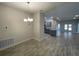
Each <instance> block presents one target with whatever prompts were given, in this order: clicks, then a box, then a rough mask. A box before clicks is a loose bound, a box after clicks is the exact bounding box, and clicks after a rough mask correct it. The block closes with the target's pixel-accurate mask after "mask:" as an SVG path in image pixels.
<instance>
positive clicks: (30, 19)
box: [24, 2, 33, 22]
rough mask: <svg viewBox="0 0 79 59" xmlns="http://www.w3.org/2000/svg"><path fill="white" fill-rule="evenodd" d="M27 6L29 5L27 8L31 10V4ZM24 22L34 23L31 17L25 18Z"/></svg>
mask: <svg viewBox="0 0 79 59" xmlns="http://www.w3.org/2000/svg"><path fill="white" fill-rule="evenodd" d="M27 4H28V5H27V6H28V9H29V4H30V2H27ZM24 22H33V18H30V17H28V18H27V19H26V18H25V19H24Z"/></svg>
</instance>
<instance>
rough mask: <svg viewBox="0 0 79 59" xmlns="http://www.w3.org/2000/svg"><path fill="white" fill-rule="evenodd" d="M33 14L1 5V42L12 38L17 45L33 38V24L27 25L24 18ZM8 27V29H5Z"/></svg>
mask: <svg viewBox="0 0 79 59" xmlns="http://www.w3.org/2000/svg"><path fill="white" fill-rule="evenodd" d="M28 16H29V17H32V14H29V13H26V12H23V11H21V10H18V9H15V8H11V7H8V6H4V5H0V40H3V39H7V38H12V39H15V44H16V43H20V42H22V41H26V40H29V39H32V38H33V23H25V22H24V21H23V19H24V18H27V17H28ZM6 26H7V29H6V28H5V27H6Z"/></svg>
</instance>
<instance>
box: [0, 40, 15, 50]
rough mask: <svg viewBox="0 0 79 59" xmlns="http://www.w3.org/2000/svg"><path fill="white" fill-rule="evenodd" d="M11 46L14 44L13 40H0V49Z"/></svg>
mask: <svg viewBox="0 0 79 59" xmlns="http://www.w3.org/2000/svg"><path fill="white" fill-rule="evenodd" d="M13 44H14V39H7V40H1V41H0V49H1V48H6V47H9V46H11V45H13Z"/></svg>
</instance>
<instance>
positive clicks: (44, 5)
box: [2, 2, 61, 13]
mask: <svg viewBox="0 0 79 59" xmlns="http://www.w3.org/2000/svg"><path fill="white" fill-rule="evenodd" d="M2 4H4V5H7V6H10V7H14V8H18V9H21V10H23V11H26V12H30V13H35V12H36V11H40V10H42V11H43V12H46V11H48V10H50V9H52V8H54V7H55V6H57V5H59V4H61V3H57V2H30V4H27V2H3V3H2Z"/></svg>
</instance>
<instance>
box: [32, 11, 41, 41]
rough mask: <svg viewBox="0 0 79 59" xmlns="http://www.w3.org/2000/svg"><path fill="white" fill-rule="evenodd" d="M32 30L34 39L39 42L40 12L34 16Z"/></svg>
mask: <svg viewBox="0 0 79 59" xmlns="http://www.w3.org/2000/svg"><path fill="white" fill-rule="evenodd" d="M33 17H34V22H33V30H34V33H33V34H34V39H36V40H40V12H39V11H38V12H36V13H35V14H34V16H33Z"/></svg>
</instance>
